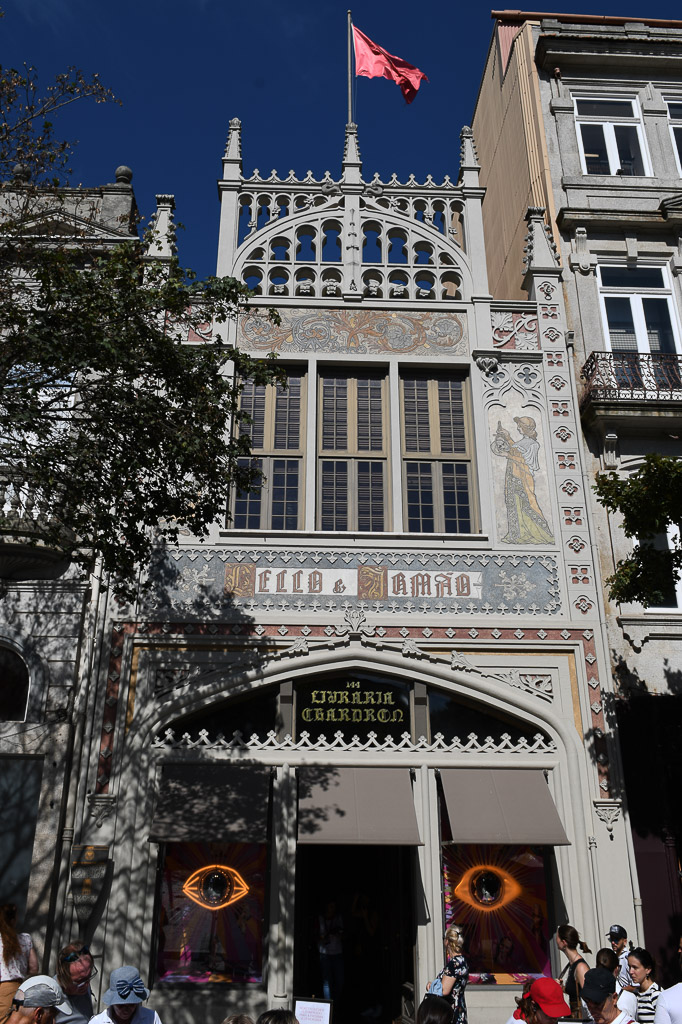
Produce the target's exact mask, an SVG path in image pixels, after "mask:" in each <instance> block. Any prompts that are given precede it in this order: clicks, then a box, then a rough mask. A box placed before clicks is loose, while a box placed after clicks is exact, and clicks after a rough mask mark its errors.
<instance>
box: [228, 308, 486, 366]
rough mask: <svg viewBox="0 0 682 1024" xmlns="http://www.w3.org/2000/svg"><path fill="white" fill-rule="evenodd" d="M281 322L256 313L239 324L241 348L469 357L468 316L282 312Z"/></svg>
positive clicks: (371, 312) (463, 314)
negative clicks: (277, 322) (415, 353)
mask: <svg viewBox="0 0 682 1024" xmlns="http://www.w3.org/2000/svg"><path fill="white" fill-rule="evenodd" d="M279 314H280V323H279V324H275V323H273V322H272V321H271V320H270V319H268V318H267V317H266V316H262V315H258V314H254V315H252V316H244V317H241V318H240V321H239V337H238V345H239V347H240V348H243V349H246V350H248V351H254V352H280V353H282V354H284V353H289V352H339V353H341V352H356V353H358V354H366V353H370V352H397V353H400V354H405V353H408V352H415V351H417V350H419V351H421V352H425V353H426V352H428V353H429V354H433V355H438V353H439V352H442V351H447V353H448V355H466V354H467V352H468V338H467V319H466V313H463V312H462V313H419V312H405V313H402V312H389V311H387V312H376V311H375V310H374V311H372V310H350V309H318V310H303V311H301V310H300V309H292V310H289V309H282V310H279Z"/></svg>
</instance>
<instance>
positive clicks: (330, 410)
mask: <svg viewBox="0 0 682 1024" xmlns="http://www.w3.org/2000/svg"><path fill="white" fill-rule="evenodd" d="M322 449H323V451H341V452H342V451H346V450H347V449H348V380H347V378H346V377H323V378H322Z"/></svg>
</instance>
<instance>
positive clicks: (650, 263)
mask: <svg viewBox="0 0 682 1024" xmlns="http://www.w3.org/2000/svg"><path fill="white" fill-rule="evenodd" d="M493 17H494V18H495V30H494V34H493V39H492V42H491V47H490V50H489V53H488V58H487V63H486V68H485V71H484V75H483V79H482V82H481V88H480V92H479V97H478V103H477V107H476V113H475V116H474V121H473V125H474V131H475V133H476V138H477V142H478V146H479V158H480V161H481V181H482V183H483V184H484V185H485V187H486V198H485V201H484V206H483V222H484V227H485V230H486V237H487V242H488V245H487V250H486V251H487V254H488V268H489V273H490V280H491V291H492V293H493V295H495V296H497V295H498V294H500V295H501V294H505V295H520V294H523V293H524V278H523V268H522V262H521V261H522V258H523V240H522V234H521V232H522V219H523V215H524V212H525V208H526V206H527V205H528V204H529V203H531V204H533V205H537V206H541V207H544V208H545V210H546V220H547V226H548V230H550V231H551V233H552V237H553V239H554V241H555V243H556V245H557V251H558V253H559V257H560V261H561V265H562V278H561V281H562V291H563V294H564V299H565V303H566V315H567V319H568V328H569V332H570V333H569V339H570V350H571V352H572V358H573V361H574V366H575V372H576V378H577V381H578V389H579V404H580V414H581V423H582V432H583V446H584V453H585V460H586V461H585V465H586V469H587V473H588V476H587V479H586V481H585V492H586V495H587V497H588V500H589V499H590V496H591V515H592V521H593V523H594V527H595V539H596V542H597V545H598V551H599V557H598V565H599V570H600V574H601V578H602V579H603V580H606V579H607V578H608V577H609V576H610V575H611V574H612V573H613V571H614V568H615V566H616V564H617V563H618V561H619V560H620V559H622V558H625V557H627V556H628V554H629V553H630V551H631V546H630V545H631V543H632V542H631V541H629V540H628V539H627V538H626V537H625V536H624V534H623V532H622V530H621V529H620V523H619V521H618V519H617V518H616V517H609V516H607V514H606V513H605V511H604V509H603V508H602V507H601V506H599V505H598V504H597V503H596V500H595V499H594V495H593V494H592V493H591V487H590V484H591V482H592V481H593V480H594V477H595V474H597V473H599V472H604V471H612V470H613V471H616V472H617V473H618V474H619V475H620V476H622V477H623V478H627V477H628V476H629V475H630V474H631V473H633V472H634V471H636V470H637V469H638V468H639V467H640V466H641V465H642V460H643V458H644V456H645V455H646V454H647V453H650V452H657V453H660V454H663V455H672V456H676V457H677V456H679V455H680V451H681V449H680V434H679V430H678V425H679V422H680V413H681V412H682V405H681V404H680V402H681V400H682V391H681V390H680V383H679V382H680V378H679V368H680V353H681V351H682V349H681V347H680V338H681V335H680V323H681V319H680V309H681V306H680V300H681V299H682V294H681V292H680V281H679V270H680V266H679V260H680V256H679V251H680V250H679V246H680V222H679V219H678V214H677V212H676V211H677V210H678V208H679V204H680V201H681V197H682V191H681V188H680V186H681V172H682V164H681V162H680V159H681V158H680V153H681V152H682V149H681V143H682V135H681V132H680V128H679V125H678V116H679V115H680V113H682V107H681V106H680V101H681V97H682V91H681V90H682V63H681V59H682V23H681V22H670V21H660V20H658V21H657V20H650V19H647V18H640V19H626V18H609V17H596V16H594V17H592V16H582V15H578V16H572V15H557V16H555V15H546V16H545V15H542V14H532V15H531V14H524V13H522V12H516V13H514V12H504V11H499V12H493ZM510 167H511V168H512V169H513V174H512V175H511V179H512V181H513V186H512V188H511V190H510V188H509V185H508V182H509V178H510V175H509V168H510ZM656 543H660V544H661V545H665V544H667V543H669V540H668V539H667V538H665V537H660V538H658V539H657V541H656ZM663 588H664V590H665V595H664V602H663V604H662V605H661V606H660V607H651V608H647V609H643V608H642V607H640V606H635V605H632V606H619V605H616V604H614V603H612V602H610V600H609V597H608V591H607V588H606V587H605V592H604V609H605V617H604V621H603V626H602V628H603V636H604V641H605V644H606V646H607V648H608V653H609V660H610V671H611V673H612V674H613V679H614V691H615V694H616V699H613V700H612V702H611V703H610V704H609V705H608V713H609V717H610V719H611V721H612V725H613V727H614V728H616V727H617V728H619V732H620V738H621V749H622V752H623V758H624V767H625V776H624V777H625V784H626V792H627V796H628V803H629V809H630V816H631V821H632V827H633V844H634V848H635V852H636V859H637V864H638V868H639V870H638V877H639V885H640V886H641V893H639V894H637V898H638V900H639V899H640V898H641V906H642V915H641V920H640V922H639V925H638V930H637V934H636V936H631V938H635V940H636V941H638V942H639V943H641V944H646V946H647V948H648V949H650V950H651V951H652V952H653V953H654V955H655V956H656V959H657V960H658V962H659V965H660V967H661V968H663V979H664V980H666V981H667V982H668V983H672V982H673V981H677V980H678V979H677V973H678V965H677V952H676V951H677V945H678V937H679V934H680V929H681V925H682V901H681V895H682V894H681V891H680V875H679V863H680V852H681V845H680V843H681V840H682V822H681V821H680V815H679V800H678V795H679V787H680V782H681V781H682V775H681V772H680V768H681V766H680V763H679V758H678V755H677V750H678V749H679V736H680V724H681V722H682V719H681V718H680V710H681V709H680V700H681V698H680V691H679V671H680V664H681V662H680V647H679V642H680V639H681V638H682V632H681V629H682V618H681V617H680V607H681V605H680V600H679V594H678V591H677V590H676V587H675V585H674V583H673V581H672V580H670V581H669V582H666V581H664V584H663ZM643 754H645V756H646V758H647V762H646V763H647V768H646V770H643V757H642V755H643ZM624 902H625V901H624ZM614 920H619V917H618V914H615V915H614ZM576 923H579V922H576ZM592 937H593V936H591V935H590V934H589V933H588V939H590V938H592ZM597 941H598V940H597Z"/></svg>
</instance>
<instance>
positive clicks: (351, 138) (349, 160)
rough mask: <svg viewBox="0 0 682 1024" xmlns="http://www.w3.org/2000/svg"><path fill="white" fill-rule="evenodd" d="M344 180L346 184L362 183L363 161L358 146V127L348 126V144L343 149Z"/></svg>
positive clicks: (354, 125)
mask: <svg viewBox="0 0 682 1024" xmlns="http://www.w3.org/2000/svg"><path fill="white" fill-rule="evenodd" d="M342 166H343V180H344V181H345V182H346V183H359V182H360V181H362V160H361V158H360V147H359V145H358V126H357V125H356V124H352V123H351V124H347V125H346V144H345V146H344V149H343V165H342Z"/></svg>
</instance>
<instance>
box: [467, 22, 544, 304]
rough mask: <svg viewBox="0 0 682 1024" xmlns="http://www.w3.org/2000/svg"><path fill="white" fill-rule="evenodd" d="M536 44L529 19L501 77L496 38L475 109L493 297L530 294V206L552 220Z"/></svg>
mask: <svg viewBox="0 0 682 1024" xmlns="http://www.w3.org/2000/svg"><path fill="white" fill-rule="evenodd" d="M534 49H535V46H534V42H533V27H532V23H529V22H526V23H525V24H524V25H523V27H522V28H521V30H520V32H519V34H518V35H517V37H516V39H515V41H514V45H513V47H512V50H511V54H510V57H509V63H508V66H507V70H506V73H505V74H504V77H503V78H501V68H500V55H499V50H498V46H497V41H496V39H495V38H494V39H493V42H492V45H491V47H490V51H489V53H488V60H487V63H486V68H485V72H484V74H483V80H482V82H481V88H480V91H479V95H478V99H477V102H476V109H475V112H474V119H473V125H472V126H473V130H474V138H475V140H476V148H477V151H478V158H479V161H480V164H481V184H482V185H483V186H484V187H485V188H486V190H487V191H486V197H485V199H484V201H483V226H484V230H485V237H486V242H487V245H486V255H487V263H488V276H489V279H490V291H491V292H492V295H493V297H494V298H498V297H500V298H501V297H503V296H504V298H506V299H520V298H526V297H527V296H526V295H525V293H524V292H523V291H522V289H521V282H522V279H523V247H524V240H525V236H526V230H527V226H526V222H525V220H524V215H525V212H526V210H527V208H528V207H529V206H543V207H545V209H546V210H547V213H548V215H549V216H548V221H549V223H550V224H552V223H553V222H554V203H553V201H552V191H551V186H550V177H549V161H548V158H547V148H546V144H545V136H544V128H543V123H542V111H541V106H540V92H539V88H538V80H537V69H536V67H535V63H534V60H533V53H534Z"/></svg>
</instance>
